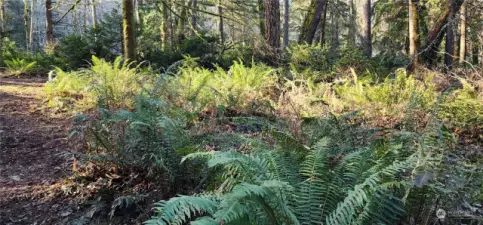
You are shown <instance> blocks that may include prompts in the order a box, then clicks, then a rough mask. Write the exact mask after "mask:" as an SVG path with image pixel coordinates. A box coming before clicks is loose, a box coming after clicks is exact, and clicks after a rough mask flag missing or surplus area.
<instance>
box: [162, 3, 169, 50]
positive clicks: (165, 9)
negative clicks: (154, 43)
mask: <svg viewBox="0 0 483 225" xmlns="http://www.w3.org/2000/svg"><path fill="white" fill-rule="evenodd" d="M167 4H168V3H166V4H163V12H162V13H163V15H162V20H161V50H162V51H166V48H167V44H168V43H167V42H168V25H169V24H168V22H169V21H168V20H169V6H168V5H167Z"/></svg>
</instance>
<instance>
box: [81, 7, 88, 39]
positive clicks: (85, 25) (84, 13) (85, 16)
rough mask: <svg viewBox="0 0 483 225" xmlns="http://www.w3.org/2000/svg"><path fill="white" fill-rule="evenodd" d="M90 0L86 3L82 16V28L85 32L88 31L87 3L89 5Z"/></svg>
mask: <svg viewBox="0 0 483 225" xmlns="http://www.w3.org/2000/svg"><path fill="white" fill-rule="evenodd" d="M88 1H89V0H86V1H85V2H84V3H85V4H84V9H83V12H82V14H83V16H82V29H83V30H84V32H86V31H87V5H88V3H89V2H88Z"/></svg>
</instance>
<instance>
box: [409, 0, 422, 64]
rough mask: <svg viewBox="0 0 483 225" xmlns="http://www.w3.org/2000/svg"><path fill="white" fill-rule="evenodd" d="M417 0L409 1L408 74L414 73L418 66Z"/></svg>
mask: <svg viewBox="0 0 483 225" xmlns="http://www.w3.org/2000/svg"><path fill="white" fill-rule="evenodd" d="M418 9H419V0H409V56H410V57H411V64H410V65H409V67H408V70H409V71H410V72H414V70H415V68H416V67H417V66H418V64H419V51H420V47H421V41H420V39H419V37H420V35H419V11H418Z"/></svg>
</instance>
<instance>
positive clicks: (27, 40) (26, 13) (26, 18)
mask: <svg viewBox="0 0 483 225" xmlns="http://www.w3.org/2000/svg"><path fill="white" fill-rule="evenodd" d="M23 4H24V6H23V21H24V26H25V49H27V51H28V50H29V46H30V29H29V3H28V2H27V0H23Z"/></svg>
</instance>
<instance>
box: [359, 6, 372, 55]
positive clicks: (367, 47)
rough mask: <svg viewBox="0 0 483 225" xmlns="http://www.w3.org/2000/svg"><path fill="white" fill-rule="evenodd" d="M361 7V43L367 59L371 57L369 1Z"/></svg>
mask: <svg viewBox="0 0 483 225" xmlns="http://www.w3.org/2000/svg"><path fill="white" fill-rule="evenodd" d="M363 3H364V5H363V6H362V18H361V19H362V20H361V42H362V47H363V49H364V54H365V55H366V56H367V57H372V31H371V18H372V10H371V0H364V2H363Z"/></svg>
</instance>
